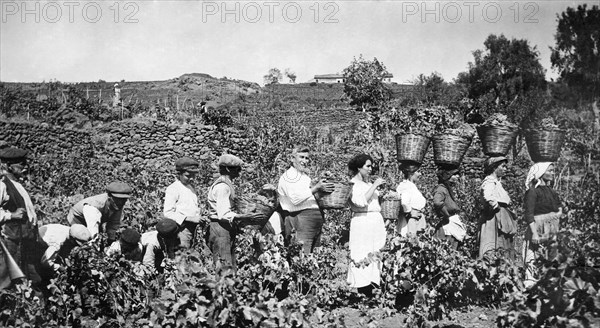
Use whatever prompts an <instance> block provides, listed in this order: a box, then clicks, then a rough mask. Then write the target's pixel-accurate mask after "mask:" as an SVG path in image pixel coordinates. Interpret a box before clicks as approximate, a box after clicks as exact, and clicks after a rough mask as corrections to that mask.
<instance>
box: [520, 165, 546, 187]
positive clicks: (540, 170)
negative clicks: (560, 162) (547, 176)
mask: <svg viewBox="0 0 600 328" xmlns="http://www.w3.org/2000/svg"><path fill="white" fill-rule="evenodd" d="M550 165H552V162H540V163H535V164H533V166H532V167H531V168H530V169H529V173H527V179H525V188H526V189H529V187H530V184H531V181H533V179H536V180H538V182H537V183H536V184H535V186H533V188H537V187H538V186H539V185H540V181H539V180H540V178H541V177H542V175H544V173H546V170H548V167H549V166H550Z"/></svg>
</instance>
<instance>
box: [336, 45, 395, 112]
mask: <svg viewBox="0 0 600 328" xmlns="http://www.w3.org/2000/svg"><path fill="white" fill-rule="evenodd" d="M386 74H389V73H388V71H387V69H386V68H385V66H384V65H383V63H381V62H380V61H378V60H377V58H373V60H372V61H368V60H365V59H364V58H363V57H362V55H360V56H359V58H358V59H356V57H355V58H354V59H353V60H352V62H351V63H350V66H348V67H346V68H345V69H344V93H346V95H347V96H348V97H349V98H350V100H351V101H350V105H355V106H358V107H360V108H362V110H363V111H365V110H366V109H367V108H368V107H380V106H382V105H384V104H385V103H386V102H387V101H388V100H390V98H391V95H392V92H391V90H390V89H389V88H388V87H387V86H386V85H385V83H383V78H384V76H385V75H386Z"/></svg>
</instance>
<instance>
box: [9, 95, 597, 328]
mask: <svg viewBox="0 0 600 328" xmlns="http://www.w3.org/2000/svg"><path fill="white" fill-rule="evenodd" d="M338 91H339V90H338ZM338 91H336V92H338ZM306 92H307V94H306V95H302V94H299V95H287V96H285V95H283V94H281V95H280V94H278V93H276V92H274V93H273V96H272V97H264V98H262V99H258V98H253V97H251V96H248V97H246V98H244V97H241V98H240V97H238V98H237V99H234V100H233V101H232V102H230V103H228V106H225V107H227V108H221V109H220V110H219V111H216V112H215V113H214V114H212V116H207V115H205V116H203V117H193V116H191V115H190V116H176V117H174V118H171V119H170V120H168V121H167V120H161V119H160V117H159V118H158V119H157V118H153V117H148V116H150V115H148V116H146V117H144V116H143V115H142V117H135V118H132V119H127V120H123V121H119V120H109V121H104V122H102V121H101V120H94V119H91V120H90V123H89V124H88V125H87V126H86V127H85V129H79V128H78V126H76V124H71V123H72V121H68V120H65V119H64V116H65V115H64V112H62V113H63V114H62V116H60V118H61V119H57V118H58V117H59V116H56V115H46V112H47V111H50V110H58V109H57V108H55V107H53V106H54V105H53V104H51V103H49V102H48V100H41V101H36V100H33V99H31V98H27V96H26V93H23V94H20V95H19V96H20V97H21V98H19V99H17V100H18V101H20V102H21V103H28V104H29V108H38V109H40V110H39V111H38V112H39V113H40V114H39V116H38V117H36V119H35V120H30V121H25V120H24V118H23V115H21V116H19V115H11V116H12V118H10V119H9V118H8V117H7V115H6V113H3V115H4V117H3V119H2V121H1V122H0V126H1V127H2V130H1V131H0V142H2V143H3V144H7V145H11V146H16V147H20V148H24V149H28V150H30V152H31V153H30V155H29V157H30V176H29V179H28V181H27V182H26V183H25V188H26V189H27V190H28V191H29V193H30V195H31V196H32V199H33V201H34V203H35V206H36V209H37V210H38V212H39V215H38V217H39V218H41V224H48V223H63V224H66V214H67V211H68V210H69V208H70V206H72V205H73V204H74V203H75V202H76V201H78V200H79V199H81V198H83V197H87V196H90V195H93V194H96V193H99V192H102V191H103V189H104V186H106V185H107V184H108V183H109V182H110V181H113V180H117V179H118V180H121V181H124V182H127V183H128V184H130V185H131V186H132V187H133V195H134V196H133V197H132V199H131V200H130V201H129V202H128V204H127V205H126V208H125V213H126V214H125V225H128V226H131V227H134V228H136V229H137V230H138V231H140V232H144V231H148V230H152V229H154V225H155V223H156V222H157V220H158V219H159V218H160V214H161V212H162V203H163V197H164V190H165V188H166V187H167V186H168V185H169V184H170V183H171V182H173V181H174V179H175V174H174V162H175V160H176V159H178V158H179V157H181V156H184V155H185V156H192V157H194V158H196V159H198V160H199V161H200V162H201V167H200V172H201V173H200V174H199V175H198V179H197V185H198V190H201V192H200V195H201V197H206V196H205V195H206V191H207V188H208V186H210V183H211V182H212V180H213V179H214V176H215V174H217V168H216V166H215V163H216V159H217V158H218V156H219V155H220V154H221V153H224V152H226V153H232V154H235V155H237V156H239V157H241V158H242V159H243V160H244V161H245V162H246V163H248V165H247V167H245V168H244V171H243V173H242V175H241V177H240V178H239V181H238V180H236V186H237V188H238V190H239V193H240V194H244V193H250V192H255V191H256V190H258V189H259V188H260V186H262V185H264V184H266V183H271V184H276V183H277V179H278V178H279V176H280V175H281V174H282V173H283V172H284V171H285V170H286V169H287V168H288V167H289V159H288V157H287V156H288V154H289V151H290V148H291V147H292V146H294V145H295V144H306V145H309V146H310V148H311V149H312V150H313V152H312V154H311V162H310V166H311V172H312V173H311V176H312V177H315V178H316V177H319V176H321V175H322V173H323V172H325V171H328V172H331V173H332V174H333V175H334V177H333V178H334V179H336V180H338V181H347V180H348V176H347V163H348V160H349V159H350V158H351V157H353V156H354V155H356V154H358V153H362V152H365V153H369V154H371V156H372V157H373V158H374V159H375V161H376V164H377V166H378V171H377V173H376V175H378V176H380V177H383V178H384V179H386V180H387V181H388V183H389V185H390V186H392V187H393V188H395V186H397V184H398V182H399V180H398V179H399V176H400V171H399V168H398V162H397V159H396V148H395V141H394V136H395V134H396V132H397V131H398V130H400V129H402V128H403V124H407V122H408V121H409V120H411V119H412V118H414V117H416V116H408V117H404V116H402V115H409V114H410V113H415V112H416V113H418V115H422V116H423V115H425V114H423V113H434V114H435V115H437V116H435V115H433V116H431V117H427V118H425V119H428V120H430V121H431V122H434V123H435V124H438V125H439V126H440V127H441V126H443V125H445V127H451V126H449V125H450V124H453V123H454V121H453V120H450V119H449V118H448V117H445V116H443V115H442V114H440V113H445V112H444V109H443V108H442V109H439V108H437V107H436V108H432V107H424V106H412V105H411V106H403V105H401V104H400V103H397V106H394V109H393V110H391V109H390V108H388V109H386V111H385V112H383V113H360V112H355V111H353V110H351V109H349V108H345V109H340V108H330V107H319V106H316V105H315V103H311V101H310V99H309V100H308V101H307V97H310V91H306ZM12 95H14V94H12ZM336 97H338V93H333V94H332V95H331V97H330V98H331V99H335V98H336ZM6 99H8V98H4V99H3V101H5V102H6V101H7V100H6ZM11 101H16V100H14V99H13V100H11ZM336 101H339V99H337V100H336ZM342 103H343V102H342ZM79 104H80V106H84V105H86V103H85V102H80V103H79ZM277 104H279V105H277ZM69 106H71V105H69ZM69 106H67V109H72V110H73V111H74V112H77V111H78V107H76V106H75V105H73V106H72V107H69ZM300 107H304V109H303V110H300V109H299V108H300ZM334 107H335V106H334ZM3 108H4V107H3ZM79 108H82V107H79ZM289 108H298V110H297V111H290V110H289ZM240 109H244V110H240ZM228 110H229V111H228ZM446 110H447V109H446ZM79 113H85V114H86V115H89V116H93V115H90V113H92V114H93V112H91V111H90V112H85V111H80V112H79ZM557 113H558V115H559V116H558V117H557V118H556V121H557V122H558V123H559V124H560V125H561V126H562V127H563V128H566V129H567V130H568V133H567V141H566V144H565V146H564V147H563V149H562V153H561V157H560V159H559V161H558V162H557V163H556V169H557V170H556V171H557V174H556V181H555V182H554V188H555V189H556V190H557V191H558V193H559V195H560V197H561V200H562V202H563V204H564V206H565V208H567V209H568V215H567V216H566V219H565V220H564V221H563V222H562V225H561V230H560V233H559V235H558V237H557V238H556V240H554V241H553V244H552V245H549V246H548V247H552V248H556V249H558V253H557V254H554V255H553V256H547V257H543V258H539V259H538V260H537V261H538V263H537V265H539V266H540V267H541V268H542V273H541V276H540V279H539V281H538V282H537V284H536V285H535V286H534V287H532V288H530V289H525V287H524V286H523V282H522V277H523V269H522V263H521V261H520V260H517V261H515V262H510V261H507V260H505V259H504V258H503V257H502V256H501V255H500V254H496V255H491V256H489V257H484V258H483V259H477V252H478V244H477V240H476V231H477V225H478V220H479V216H480V212H481V204H479V203H478V198H479V187H480V185H481V181H482V179H483V177H484V174H483V167H482V161H483V159H484V155H483V153H482V150H481V142H480V141H479V139H478V138H477V137H475V139H474V141H473V143H472V144H471V146H470V148H469V150H468V152H467V155H466V158H465V160H464V162H463V175H462V178H461V180H460V183H459V186H458V187H457V191H458V195H457V196H458V200H457V202H458V203H460V204H461V207H462V210H463V211H464V217H465V223H466V225H467V232H468V237H467V239H466V241H465V243H464V245H463V246H461V247H460V248H459V249H458V250H454V249H452V248H451V247H450V246H449V245H448V244H446V243H444V242H442V241H440V240H438V239H436V238H433V237H432V234H433V228H431V227H429V228H428V229H427V231H426V232H425V233H423V234H419V235H417V236H414V237H409V238H405V237H401V236H400V235H398V234H397V233H396V230H395V229H394V226H395V223H394V222H387V223H386V226H387V240H386V246H385V247H384V249H383V250H382V251H381V252H378V253H376V254H373V255H372V257H373V258H372V259H369V260H367V262H369V261H371V260H375V259H379V260H381V261H382V263H383V270H382V283H381V285H380V286H379V287H378V288H376V289H375V290H374V291H373V296H372V297H366V296H365V295H363V294H360V293H358V292H357V290H356V289H352V288H350V287H348V285H347V283H346V275H347V272H348V267H349V261H350V258H349V250H348V234H349V226H350V218H351V213H350V211H349V210H348V209H344V210H326V211H325V226H324V231H323V239H322V247H321V248H320V249H318V250H317V251H316V252H315V253H313V254H310V255H306V254H304V253H302V251H301V246H300V245H299V244H292V245H290V246H284V245H283V243H282V242H281V239H280V238H278V237H277V236H274V235H269V234H262V233H261V232H260V231H259V229H257V228H255V227H254V228H253V227H247V228H243V231H242V233H241V234H240V235H239V236H238V244H237V254H238V270H237V272H236V273H235V274H232V273H231V272H226V273H222V272H220V271H219V270H218V268H216V267H215V266H214V264H213V261H212V258H211V254H210V251H209V250H208V248H207V246H206V242H205V241H204V238H203V234H204V233H203V231H200V233H199V234H198V238H197V240H196V243H195V246H194V248H193V249H192V250H189V251H185V252H183V251H180V252H178V253H177V255H176V257H175V259H174V260H165V262H164V263H163V265H164V272H163V273H160V274H157V273H153V272H151V271H148V270H147V269H146V268H145V267H143V265H141V263H132V262H129V261H127V260H125V259H120V260H114V259H110V258H106V257H104V253H103V252H102V249H101V246H100V245H101V244H102V242H103V241H104V239H103V238H105V237H106V236H102V238H100V239H98V240H96V241H94V242H93V243H91V244H88V245H86V246H83V247H81V248H79V249H76V250H74V251H73V252H72V253H71V255H70V258H69V263H70V265H69V266H68V267H67V269H66V270H65V271H63V272H61V273H60V274H59V275H58V277H57V278H56V279H54V280H53V281H52V284H51V285H50V286H49V291H50V295H47V296H42V295H40V294H39V293H37V292H36V291H35V290H34V289H32V288H31V286H30V285H28V284H27V283H23V284H20V285H17V286H16V287H15V288H14V289H9V290H2V291H0V304H1V305H0V310H1V313H0V324H1V326H5V327H71V326H72V327H491V326H496V327H598V326H599V325H600V170H599V167H598V164H596V163H597V161H598V160H599V159H600V158H598V153H599V152H598V148H599V147H598V143H597V140H598V133H599V131H597V130H595V129H594V126H593V122H592V121H590V120H589V119H588V116H586V115H588V112H579V113H578V114H576V115H574V114H573V113H574V111H573V110H562V111H558V112H557ZM42 114H43V115H42ZM50 114H52V112H50ZM459 114H460V115H457V121H459V120H462V118H463V116H464V115H463V114H464V113H462V112H460V113H459ZM411 115H412V114H411ZM113 119H114V118H113ZM461 123H464V122H461ZM590 136H594V138H595V139H594V138H591V137H590ZM582 159H585V161H584V160H582ZM530 165H531V160H530V158H529V155H528V153H527V149H526V146H525V145H524V141H523V140H522V138H519V140H518V141H517V145H516V146H515V149H514V151H512V152H511V154H510V162H509V166H508V172H507V174H506V176H505V177H504V179H503V184H504V185H505V186H506V189H507V191H508V192H509V194H510V196H511V199H513V200H514V202H515V204H514V208H515V210H516V212H517V215H518V216H519V217H522V211H523V210H522V200H523V195H524V191H525V190H524V179H525V176H526V174H527V169H528V168H529V166H530ZM421 171H422V172H423V178H422V179H421V182H420V185H419V189H420V190H422V191H423V194H424V196H425V198H427V199H428V202H429V201H430V200H431V199H432V192H433V190H434V188H435V186H436V184H437V180H436V176H435V165H434V163H433V160H432V154H431V151H429V153H428V154H427V155H426V157H425V162H424V165H423V167H422V169H421ZM205 203H206V200H205V198H203V199H202V201H201V204H205ZM425 217H426V218H431V217H433V210H432V208H431V206H428V207H427V208H426V211H425ZM524 231H525V223H523V222H520V227H519V235H518V236H519V237H518V238H517V241H516V244H517V250H519V249H520V246H521V243H522V236H523V234H524ZM364 264H367V263H364Z"/></svg>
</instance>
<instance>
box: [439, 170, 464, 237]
mask: <svg viewBox="0 0 600 328" xmlns="http://www.w3.org/2000/svg"><path fill="white" fill-rule="evenodd" d="M459 172H460V170H459V169H458V168H445V167H440V168H439V169H438V172H437V176H438V182H439V184H438V185H437V187H436V188H435V190H434V192H433V209H434V212H435V213H436V215H437V217H438V219H439V222H438V224H437V225H436V227H435V229H436V232H435V236H436V237H437V238H439V239H442V240H447V241H448V242H449V243H450V245H451V247H452V248H453V249H458V246H459V244H461V243H462V242H463V240H464V239H465V237H466V236H467V230H466V227H465V225H464V224H463V223H462V221H461V219H460V216H459V213H460V212H461V209H460V207H458V205H457V204H456V196H455V192H454V188H455V187H456V183H457V182H458V179H459Z"/></svg>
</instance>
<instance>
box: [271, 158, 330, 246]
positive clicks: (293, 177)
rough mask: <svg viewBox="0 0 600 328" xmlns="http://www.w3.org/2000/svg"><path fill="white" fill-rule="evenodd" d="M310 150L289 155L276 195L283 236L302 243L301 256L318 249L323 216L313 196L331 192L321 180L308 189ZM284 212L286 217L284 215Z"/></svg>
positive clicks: (327, 183) (328, 186) (328, 184)
mask: <svg viewBox="0 0 600 328" xmlns="http://www.w3.org/2000/svg"><path fill="white" fill-rule="evenodd" d="M309 155H310V149H309V148H308V147H304V146H296V147H295V148H294V149H293V151H292V156H291V162H292V165H291V167H290V168H289V169H288V170H287V171H285V173H284V174H283V175H282V176H281V177H280V178H279V185H278V187H277V192H278V193H279V202H280V204H281V208H282V209H283V210H284V213H285V214H286V217H285V219H284V234H285V238H286V241H287V242H288V243H289V242H290V240H291V239H292V237H295V239H296V240H298V241H300V242H302V243H303V246H302V249H303V250H304V252H305V253H311V252H312V251H313V250H314V248H315V247H318V246H320V243H321V241H320V239H321V228H322V227H323V213H322V212H321V210H320V209H319V206H318V204H317V200H316V199H315V196H314V195H315V194H316V193H317V192H319V191H321V192H326V193H329V192H333V190H334V188H335V185H334V184H333V183H330V182H326V181H325V180H321V181H319V182H318V183H317V184H315V185H314V186H311V179H310V177H309V176H308V174H309V173H310V171H309V169H308V163H309ZM286 212H287V213H286Z"/></svg>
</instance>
